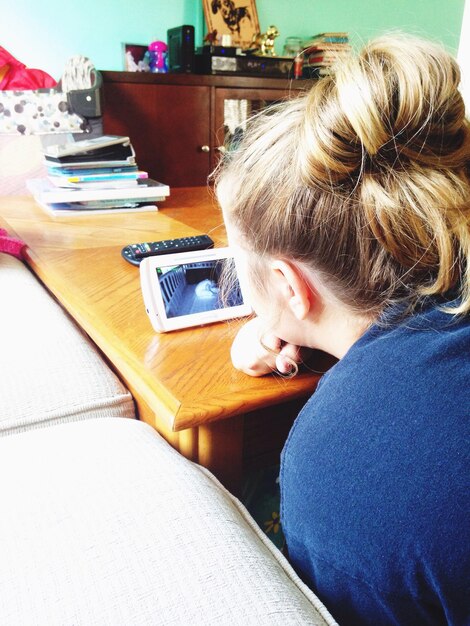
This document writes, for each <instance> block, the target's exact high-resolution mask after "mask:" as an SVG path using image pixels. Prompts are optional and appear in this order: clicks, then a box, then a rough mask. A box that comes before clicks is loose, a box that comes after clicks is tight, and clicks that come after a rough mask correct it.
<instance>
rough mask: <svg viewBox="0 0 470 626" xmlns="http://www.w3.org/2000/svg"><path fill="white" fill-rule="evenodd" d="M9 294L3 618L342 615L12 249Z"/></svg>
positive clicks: (231, 619)
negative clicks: (166, 430) (158, 423)
mask: <svg viewBox="0 0 470 626" xmlns="http://www.w3.org/2000/svg"><path fill="white" fill-rule="evenodd" d="M0 294H1V301H2V306H1V308H0V311H1V312H0V321H1V323H0V363H1V378H0V398H1V401H2V402H1V405H2V406H1V412H0V430H1V432H0V434H1V435H3V436H2V437H1V438H0V476H1V478H0V502H1V511H2V512H1V515H0V623H2V624H5V625H8V626H15V625H18V626H19V625H21V626H33V625H41V626H56V625H59V624H60V625H67V626H68V625H70V626H72V625H74V626H93V625H99V626H107V625H109V626H120V625H123V626H124V625H126V626H133V625H153V624H162V625H166V624H170V625H180V624H181V625H186V624H188V625H198V624H201V625H207V624H208V625H212V624H217V625H218V624H220V625H225V624H227V625H229V624H230V625H243V626H245V625H249V624H253V625H255V624H256V625H257V626H259V625H264V624H266V625H268V624H269V625H270V626H272V625H275V624H279V625H281V624H282V625H283V626H285V625H290V624H299V625H306V624H318V625H320V624H321V625H326V624H335V622H334V620H333V619H332V618H331V616H330V615H329V613H328V611H327V610H326V609H325V607H324V606H323V605H322V604H321V603H320V602H319V600H318V599H317V598H316V597H315V596H314V594H313V593H311V592H310V590H309V589H308V588H307V587H306V586H305V585H304V584H303V583H302V582H301V581H300V580H299V578H298V577H297V576H296V574H295V573H294V571H293V570H292V568H291V567H290V565H289V563H288V562H287V561H286V559H285V558H284V557H283V556H282V554H281V553H280V552H279V551H278V550H277V549H276V548H275V547H274V546H273V545H272V544H271V542H270V541H269V540H268V539H267V538H266V537H265V535H264V534H263V533H262V532H261V531H260V529H259V528H258V527H257V525H256V523H255V522H254V521H253V520H252V518H251V517H250V515H249V514H248V512H247V511H246V509H245V508H244V507H243V506H242V504H241V503H240V502H239V501H238V500H237V499H236V498H234V497H233V496H232V495H231V494H230V493H228V492H227V491H226V490H225V489H224V488H223V487H222V486H221V485H220V483H219V482H218V481H217V480H216V479H215V478H214V476H212V475H211V474H210V472H208V471H207V470H205V469H203V468H201V467H199V466H198V465H195V464H194V463H192V462H190V461H188V460H186V459H184V458H183V457H182V456H181V455H180V454H179V453H177V452H176V451H174V450H173V449H172V448H171V447H170V446H169V445H168V444H167V443H166V442H165V441H164V440H163V439H162V438H161V437H160V436H159V435H158V434H157V433H156V432H155V431H154V430H153V429H152V428H151V427H150V426H148V425H147V424H144V423H142V422H139V421H138V420H136V419H135V414H134V406H133V401H132V398H131V396H130V394H129V392H128V391H127V390H126V389H125V388H124V387H123V385H122V384H121V383H120V381H119V380H118V379H117V377H116V376H115V375H114V374H113V373H112V372H111V370H110V369H109V368H108V366H107V365H106V364H105V362H104V361H103V360H102V358H101V357H100V355H99V353H98V351H97V350H96V348H95V347H94V346H93V345H92V343H91V342H90V341H89V339H88V338H87V337H86V336H85V335H84V334H83V333H82V332H81V331H80V330H79V329H78V328H77V326H76V325H75V324H74V323H73V321H72V320H71V319H70V318H69V317H68V316H67V314H66V313H64V311H63V310H62V309H61V307H60V306H59V305H58V304H57V303H56V302H55V301H54V299H53V298H52V297H51V296H50V295H49V294H48V293H47V292H46V290H45V289H44V288H43V287H42V286H41V285H40V284H39V282H38V281H37V280H36V279H35V278H34V277H33V275H32V274H31V273H30V271H29V270H28V269H27V268H26V267H25V265H24V264H23V263H22V262H21V261H19V260H17V259H15V258H13V257H10V256H8V255H6V254H0ZM124 418H131V419H124Z"/></svg>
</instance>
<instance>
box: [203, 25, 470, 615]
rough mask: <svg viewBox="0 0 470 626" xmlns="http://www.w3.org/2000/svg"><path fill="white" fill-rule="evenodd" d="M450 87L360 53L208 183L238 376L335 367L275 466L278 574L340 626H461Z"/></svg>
mask: <svg viewBox="0 0 470 626" xmlns="http://www.w3.org/2000/svg"><path fill="white" fill-rule="evenodd" d="M459 79H460V73H459V68H458V66H457V64H456V62H455V61H454V59H453V58H452V57H451V56H450V55H449V54H447V53H446V52H445V51H444V49H443V48H441V47H440V46H438V45H436V44H433V43H430V42H426V41H424V40H421V39H418V38H413V37H408V36H405V35H401V36H400V35H390V36H386V37H382V38H379V39H376V40H374V41H372V42H370V43H369V44H368V45H366V46H365V47H364V49H363V50H362V51H361V52H360V53H359V54H356V55H352V56H351V57H350V58H349V59H348V60H346V61H345V62H343V63H341V64H340V65H338V66H337V68H336V69H335V71H334V73H333V74H332V75H331V76H328V77H325V78H322V79H321V80H319V81H318V83H317V84H315V86H314V87H313V88H312V89H311V90H310V91H309V92H308V93H306V94H305V95H304V96H303V97H300V98H298V99H293V100H290V101H288V102H285V103H282V104H280V105H276V106H275V107H274V108H272V109H270V110H268V111H265V112H262V113H261V114H259V115H257V116H256V117H255V118H254V119H253V120H252V122H251V123H250V125H249V128H248V129H247V132H246V134H245V137H244V139H243V141H242V143H241V144H240V145H239V146H238V148H237V149H236V150H235V151H234V152H233V153H232V154H231V155H230V157H229V158H228V159H226V161H225V163H223V164H222V165H221V167H220V168H219V169H218V171H217V172H216V174H215V183H216V193H217V196H218V199H219V202H220V205H221V207H222V209H223V212H224V218H225V221H226V225H227V231H228V234H229V240H230V243H231V245H232V247H233V248H234V250H235V254H236V260H237V266H238V271H239V273H240V275H241V276H242V277H243V278H244V279H245V282H246V284H247V285H248V288H249V297H250V299H251V303H252V305H253V308H254V311H255V312H256V314H257V316H256V317H255V318H254V319H252V320H250V321H249V322H248V323H247V324H245V326H244V327H243V328H242V329H241V330H240V332H239V334H238V336H237V338H236V339H235V342H234V344H233V347H232V360H233V363H234V365H235V367H237V368H239V369H241V370H242V371H244V372H246V373H248V374H250V375H254V376H258V375H264V374H267V373H269V372H271V371H273V370H278V371H279V372H280V373H283V374H288V373H291V374H294V373H295V371H296V369H297V367H298V365H297V363H299V362H300V360H301V348H313V349H320V350H323V351H326V352H328V353H330V354H332V355H334V356H335V357H337V358H338V359H339V360H338V362H337V364H336V365H335V366H334V367H333V368H332V369H331V370H329V372H327V374H325V375H324V377H323V378H322V380H321V382H320V385H319V386H318V388H317V390H316V391H315V393H314V394H313V395H312V397H311V399H310V400H309V401H308V403H307V404H306V406H305V407H304V409H303V410H302V412H301V413H300V415H299V416H298V418H297V420H296V422H295V424H294V426H293V428H292V431H291V433H290V435H289V438H288V441H287V443H286V445H285V447H284V450H283V453H282V459H281V521H282V524H283V528H284V533H285V536H286V542H287V548H288V553H289V558H290V559H291V562H292V563H293V565H294V567H295V568H296V569H297V571H298V572H299V574H300V575H301V576H302V577H303V579H304V580H305V581H306V582H307V584H308V585H310V586H311V588H312V589H313V590H314V591H315V592H316V593H317V594H318V596H319V597H320V598H321V599H322V600H323V601H324V602H325V604H326V606H327V607H328V608H329V610H330V611H331V612H332V614H333V616H335V617H336V619H337V620H338V621H339V623H340V624H348V625H351V624H361V625H364V624H373V625H374V626H378V625H381V626H384V625H387V624H400V625H402V624H403V625H404V624H410V625H411V624H413V625H414V626H415V625H417V624H456V625H457V624H459V625H462V626H463V625H464V624H469V623H470V609H469V607H470V603H469V597H470V593H469V588H468V582H469V579H470V554H469V543H470V542H469V540H470V530H469V529H470V525H469V513H470V501H469V500H470V489H469V486H470V485H469V475H470V471H469V470H470V459H469V445H468V444H469V440H470V436H469V435H470V428H469V419H468V418H469V416H470V384H469V382H470V362H469V355H470V323H469V320H470V316H469V312H470V263H469V259H470V226H469V214H470V127H469V123H468V121H467V120H466V118H465V107H464V103H463V101H462V97H461V95H460V93H459V90H458V85H459Z"/></svg>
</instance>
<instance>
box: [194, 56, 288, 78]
mask: <svg viewBox="0 0 470 626" xmlns="http://www.w3.org/2000/svg"><path fill="white" fill-rule="evenodd" d="M293 64H294V59H292V58H290V57H257V56H236V57H231V56H213V55H210V54H196V72H197V73H198V74H221V75H223V74H227V75H232V76H268V77H271V78H294V68H293Z"/></svg>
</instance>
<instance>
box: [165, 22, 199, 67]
mask: <svg viewBox="0 0 470 626" xmlns="http://www.w3.org/2000/svg"><path fill="white" fill-rule="evenodd" d="M167 38H168V71H170V72H183V73H191V72H193V71H194V26H188V25H185V26H178V27H176V28H170V29H169V30H168V31H167Z"/></svg>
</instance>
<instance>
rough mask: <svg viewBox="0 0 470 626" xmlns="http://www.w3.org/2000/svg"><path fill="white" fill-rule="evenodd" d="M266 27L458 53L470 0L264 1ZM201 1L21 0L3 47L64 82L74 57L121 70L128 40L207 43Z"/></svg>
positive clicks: (5, 29) (7, 22)
mask: <svg viewBox="0 0 470 626" xmlns="http://www.w3.org/2000/svg"><path fill="white" fill-rule="evenodd" d="M256 4H257V8H258V16H259V21H260V26H261V29H262V30H265V29H266V28H267V27H268V26H269V25H270V24H275V25H276V26H277V27H278V28H279V30H280V33H281V35H280V37H279V39H278V42H279V43H277V52H278V53H280V52H281V51H282V45H283V43H284V40H285V38H286V37H288V36H290V35H299V36H301V37H305V38H307V37H309V36H310V35H313V34H315V33H318V32H321V31H326V30H345V31H349V32H350V34H351V37H352V39H353V41H365V40H367V39H369V38H370V37H372V36H374V35H376V34H378V33H382V32H384V31H385V30H393V29H402V30H405V31H408V32H412V33H415V34H420V35H423V36H427V37H431V38H433V39H437V40H439V41H441V42H443V43H444V44H445V45H446V46H447V47H448V48H449V49H450V50H451V52H453V53H456V52H457V49H458V44H459V37H460V28H461V24H462V16H463V10H464V5H465V0H291V1H290V2H286V0H257V3H256ZM201 6H202V2H201V1H200V0H134V1H133V2H132V1H131V0H80V1H78V2H77V1H73V2H72V1H70V0H47V1H46V2H38V1H37V0H15V2H13V3H11V5H10V9H9V10H8V11H2V17H1V21H0V45H2V46H4V47H5V48H6V49H7V50H8V51H9V52H11V53H12V54H14V55H15V56H16V57H17V58H19V59H20V60H21V61H23V62H24V63H26V65H28V66H29V67H39V68H41V69H43V70H46V71H48V72H49V73H50V74H52V76H54V78H56V79H59V78H60V75H61V73H62V70H63V67H64V64H65V62H66V61H67V59H68V58H69V57H71V56H72V55H74V54H82V55H84V56H88V57H89V58H90V59H91V60H92V61H93V63H94V64H95V65H96V67H98V68H100V69H108V70H121V69H122V68H123V65H122V53H121V51H122V48H121V44H122V42H128V43H141V44H147V43H149V42H150V41H152V40H154V39H166V31H167V29H168V28H171V27H173V26H178V25H181V24H193V25H194V26H195V29H196V43H197V44H200V42H201V40H202V36H203V29H204V22H203V14H202V9H201Z"/></svg>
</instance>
